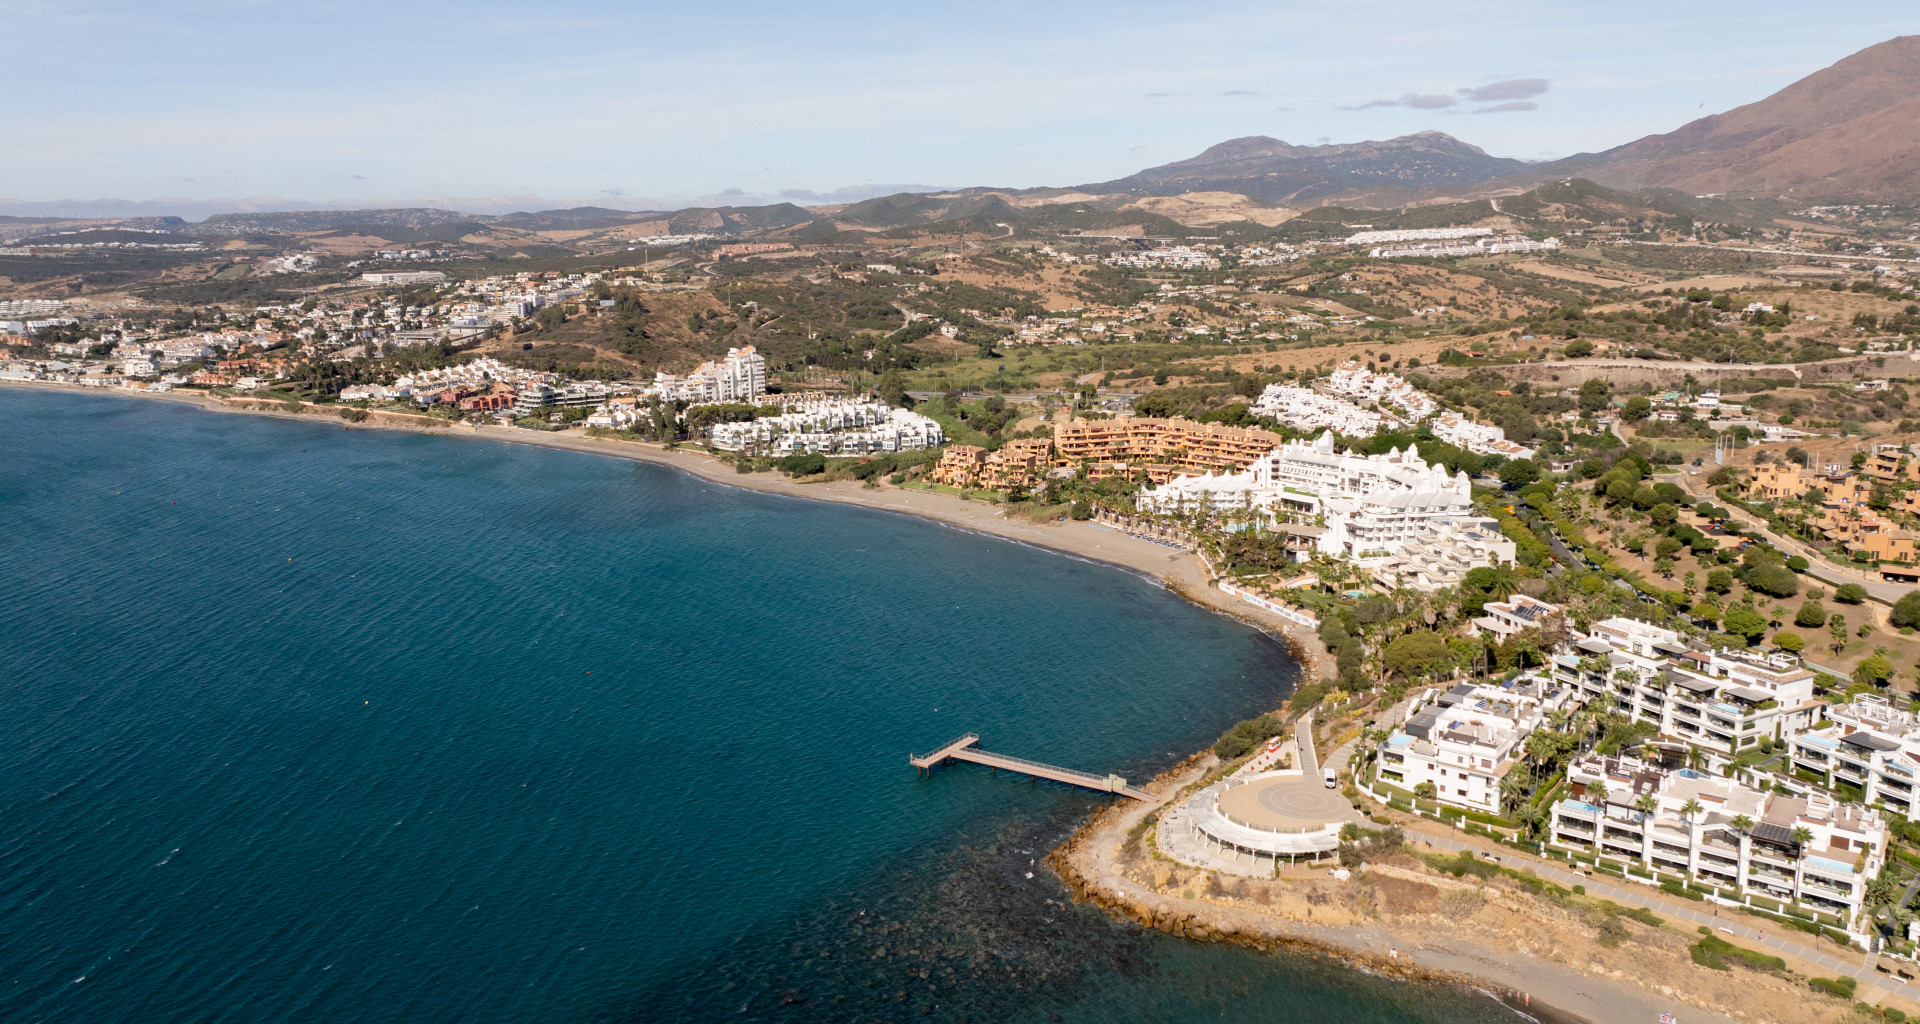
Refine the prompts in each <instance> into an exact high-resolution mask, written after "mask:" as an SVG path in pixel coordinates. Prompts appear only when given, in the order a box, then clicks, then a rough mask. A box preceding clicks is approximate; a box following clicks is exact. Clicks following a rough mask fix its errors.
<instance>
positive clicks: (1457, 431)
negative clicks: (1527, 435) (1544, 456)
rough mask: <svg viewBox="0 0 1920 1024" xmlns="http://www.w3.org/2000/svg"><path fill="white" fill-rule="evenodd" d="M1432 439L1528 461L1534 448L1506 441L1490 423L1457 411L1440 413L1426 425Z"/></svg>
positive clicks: (1488, 453) (1499, 430)
mask: <svg viewBox="0 0 1920 1024" xmlns="http://www.w3.org/2000/svg"><path fill="white" fill-rule="evenodd" d="M1429 426H1430V429H1431V430H1432V431H1433V436H1434V437H1437V438H1439V439H1440V440H1442V441H1445V442H1447V443H1448V444H1451V445H1457V446H1459V447H1461V448H1465V449H1466V450H1468V451H1470V452H1477V453H1479V454H1481V455H1504V456H1506V457H1507V458H1509V459H1531V458H1533V457H1534V455H1535V454H1537V453H1536V452H1535V451H1534V449H1532V448H1528V447H1526V446H1524V445H1521V444H1517V443H1515V442H1513V441H1509V440H1507V432H1506V431H1504V430H1501V429H1500V428H1499V427H1496V426H1494V425H1493V424H1491V423H1475V422H1474V421H1472V420H1470V419H1467V418H1466V417H1465V416H1462V415H1460V414H1459V413H1457V412H1443V413H1441V414H1440V415H1438V416H1436V417H1434V419H1433V422H1432V423H1431V424H1430V425H1429Z"/></svg>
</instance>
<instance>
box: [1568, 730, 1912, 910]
mask: <svg viewBox="0 0 1920 1024" xmlns="http://www.w3.org/2000/svg"><path fill="white" fill-rule="evenodd" d="M1567 781H1568V783H1569V786H1570V795H1569V796H1567V797H1566V798H1565V799H1562V800H1559V801H1557V802H1555V803H1554V804H1553V807H1552V823H1551V825H1550V826H1549V828H1548V841H1549V842H1551V843H1552V844H1553V845H1555V846H1559V847H1561V848H1563V849H1570V850H1577V851H1579V852H1581V853H1587V854H1594V855H1596V856H1599V857H1603V858H1606V859H1609V860H1612V861H1614V862H1616V863H1630V864H1635V865H1638V866H1639V867H1641V868H1642V869H1651V870H1653V871H1657V872H1668V873H1672V874H1675V875H1679V874H1682V873H1684V874H1685V875H1687V876H1689V877H1690V878H1691V880H1692V881H1694V882H1695V883H1696V884H1702V885H1711V886H1714V887H1716V888H1718V889H1719V890H1720V892H1721V893H1722V894H1723V895H1726V896H1729V897H1735V896H1736V894H1737V898H1741V899H1743V900H1748V901H1750V900H1751V899H1752V898H1753V897H1762V898H1765V899H1768V900H1772V901H1777V902H1778V903H1780V904H1793V903H1797V904H1800V905H1801V906H1805V907H1811V908H1813V909H1815V910H1821V911H1825V912H1827V913H1830V914H1833V915H1834V916H1836V917H1838V918H1839V919H1841V920H1842V921H1843V922H1847V923H1851V922H1852V921H1853V920H1854V918H1855V916H1856V915H1857V914H1858V913H1859V911H1860V908H1861V905H1862V904H1863V903H1864V901H1865V900H1866V887H1867V882H1868V880H1870V879H1872V878H1873V877H1874V876H1875V875H1877V874H1879V872H1880V868H1881V866H1882V865H1883V864H1884V863H1885V860H1886V855H1887V825H1886V821H1885V820H1884V819H1883V818H1882V817H1881V815H1880V813H1879V812H1878V811H1876V810H1874V809H1872V808H1869V807H1863V806H1861V805H1859V804H1848V803H1841V802H1840V801H1838V800H1835V799H1833V798H1832V797H1830V796H1827V795H1825V794H1820V793H1814V794H1811V795H1808V796H1804V797H1799V796H1790V795H1788V794H1786V793H1781V792H1768V791H1763V790H1758V789H1754V788H1753V787H1751V786H1748V785H1745V784H1744V783H1741V782H1738V781H1736V780H1733V779H1726V778H1720V777H1717V776H1712V775H1707V774H1705V773H1702V772H1697V771H1694V770H1692V769H1690V768H1679V769H1671V770H1670V769H1664V768H1660V767H1657V766H1655V765H1653V764H1650V763H1648V762H1645V761H1641V760H1638V759H1636V758H1631V757H1603V756H1601V755H1598V754H1590V755H1587V756H1585V757H1582V758H1578V759H1576V760H1575V761H1574V762H1573V763H1572V764H1570V765H1568V767H1567Z"/></svg>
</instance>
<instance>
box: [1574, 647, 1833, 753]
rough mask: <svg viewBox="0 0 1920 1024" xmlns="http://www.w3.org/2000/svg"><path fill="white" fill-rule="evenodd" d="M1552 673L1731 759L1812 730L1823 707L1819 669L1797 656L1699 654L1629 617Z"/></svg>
mask: <svg viewBox="0 0 1920 1024" xmlns="http://www.w3.org/2000/svg"><path fill="white" fill-rule="evenodd" d="M1553 671H1554V675H1555V677H1556V678H1558V679H1559V680H1560V681H1561V682H1562V683H1564V684H1566V685H1567V686H1570V687H1572V688H1574V689H1575V690H1576V691H1578V692H1579V693H1580V694H1582V695H1583V699H1584V700H1585V701H1586V702H1587V703H1588V705H1589V706H1597V707H1604V708H1607V709H1608V710H1612V711H1617V712H1619V713H1620V714H1623V715H1626V716H1627V717H1629V718H1631V719H1633V720H1636V721H1645V722H1651V723H1653V724H1654V726H1655V727H1656V728H1657V729H1658V730H1659V731H1660V732H1661V733H1662V734H1664V735H1666V736H1671V737H1674V738H1676V739H1679V740H1682V741H1684V742H1687V743H1692V744H1698V745H1700V746H1705V747H1711V748H1714V749H1716V750H1724V751H1726V752H1727V753H1730V754H1735V753H1739V752H1740V751H1741V750H1743V749H1745V748H1747V747H1752V746H1756V745H1758V744H1759V742H1760V740H1761V739H1762V738H1772V739H1775V740H1781V739H1785V738H1786V736H1788V735H1789V734H1791V733H1794V732H1798V731H1801V730H1804V729H1806V728H1807V727H1808V726H1810V725H1812V724H1813V723H1814V722H1815V721H1817V720H1818V719H1819V716H1820V709H1821V707H1822V706H1823V705H1822V704H1821V703H1820V702H1819V701H1818V700H1816V699H1815V698H1814V696H1813V677H1814V674H1813V672H1812V670H1810V669H1808V668H1806V667H1804V666H1802V665H1801V664H1800V663H1799V660H1798V659H1796V658H1794V657H1793V656H1792V655H1789V654H1785V653H1774V654H1760V653H1757V652H1749V651H1745V650H1713V651H1699V650H1694V649H1693V648H1691V647H1690V646H1688V645H1687V644H1686V643H1684V642H1682V640H1681V638H1680V634H1678V633H1676V632H1674V631H1673V630H1670V629H1663V628H1661V627H1659V626H1654V625H1651V624H1649V623H1645V622H1639V621H1636V620H1634V619H1628V618H1624V617H1615V618H1611V619H1606V620H1604V621H1602V622H1597V623H1595V624H1594V625H1593V627H1592V628H1591V629H1590V630H1588V632H1587V635H1586V636H1585V637H1584V638H1580V639H1578V640H1576V641H1575V642H1574V643H1573V650H1572V651H1571V652H1569V653H1566V654H1561V655H1556V656H1555V657H1554V658H1553Z"/></svg>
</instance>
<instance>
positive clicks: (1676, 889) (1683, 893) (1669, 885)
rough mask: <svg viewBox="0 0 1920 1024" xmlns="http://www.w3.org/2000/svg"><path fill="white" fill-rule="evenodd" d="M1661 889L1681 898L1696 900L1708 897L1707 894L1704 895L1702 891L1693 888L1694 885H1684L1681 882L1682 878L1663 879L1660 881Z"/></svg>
mask: <svg viewBox="0 0 1920 1024" xmlns="http://www.w3.org/2000/svg"><path fill="white" fill-rule="evenodd" d="M1660 891H1661V892H1664V893H1666V894H1667V895H1669V896H1678V897H1680V898H1681V899H1688V900H1695V901H1699V900H1704V899H1706V896H1704V895H1702V894H1701V893H1700V892H1698V891H1697V890H1695V889H1693V888H1692V887H1690V886H1686V885H1682V884H1681V883H1680V880H1679V879H1677V878H1668V879H1663V880H1662V881H1661V882H1660Z"/></svg>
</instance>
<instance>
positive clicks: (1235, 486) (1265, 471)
mask: <svg viewBox="0 0 1920 1024" xmlns="http://www.w3.org/2000/svg"><path fill="white" fill-rule="evenodd" d="M1138 502H1139V505H1140V507H1141V508H1143V509H1150V510H1153V511H1180V510H1184V509H1191V508H1200V507H1212V508H1216V509H1231V508H1239V509H1248V510H1260V511H1261V512H1263V513H1264V514H1265V516H1266V518H1268V519H1269V520H1272V521H1276V522H1278V521H1286V522H1296V523H1312V524H1315V525H1319V526H1322V527H1325V532H1324V533H1322V534H1321V535H1320V537H1319V538H1318V540H1317V541H1316V544H1315V546H1316V549H1317V550H1318V551H1319V552H1320V553H1322V554H1326V555H1331V556H1334V557H1339V558H1345V559H1348V560H1351V561H1354V562H1356V563H1358V564H1359V565H1361V566H1362V567H1363V568H1366V569H1369V570H1370V571H1371V570H1372V569H1373V568H1375V567H1378V566H1382V565H1388V564H1391V565H1394V566H1396V569H1395V570H1394V571H1395V572H1397V573H1400V574H1404V573H1405V571H1406V568H1408V565H1407V563H1406V562H1405V561H1404V560H1403V559H1402V558H1401V557H1400V556H1402V555H1405V554H1406V553H1408V552H1409V550H1410V549H1414V548H1416V547H1418V546H1420V545H1423V544H1432V545H1436V546H1444V545H1446V544H1447V543H1449V542H1452V541H1455V540H1458V541H1462V542H1466V543H1468V544H1470V545H1474V546H1477V548H1478V551H1479V554H1478V555H1477V556H1472V557H1469V558H1468V559H1467V563H1466V564H1465V565H1464V567H1462V568H1461V571H1462V572H1464V571H1465V569H1466V568H1472V567H1474V566H1475V565H1491V564H1496V563H1497V562H1500V561H1511V560H1512V559H1513V555H1514V544H1513V542H1512V541H1511V540H1508V539H1507V538H1505V537H1502V536H1501V535H1500V530H1499V527H1498V524H1496V523H1494V522H1493V521H1492V520H1490V519H1487V518H1486V517H1484V516H1482V515H1480V514H1479V512H1478V511H1476V510H1475V509H1474V507H1473V498H1472V485H1471V484H1469V483H1468V481H1467V477H1466V474H1464V473H1462V474H1458V475H1449V474H1448V473H1447V471H1446V468H1445V467H1442V466H1430V465H1428V464H1427V462H1426V460H1424V459H1422V458H1421V457H1420V453H1419V452H1417V451H1414V450H1412V449H1408V450H1407V451H1404V452H1403V451H1401V450H1399V449H1398V448H1396V449H1394V450H1392V451H1391V452H1389V453H1387V454H1385V455H1356V454H1352V453H1342V452H1336V451H1335V450H1334V444H1333V435H1331V434H1322V435H1320V437H1319V438H1318V439H1316V440H1314V441H1289V442H1287V443H1286V444H1283V445H1280V446H1278V447H1276V448H1274V449H1273V450H1272V451H1270V452H1269V453H1267V454H1266V455H1265V456H1263V457H1261V458H1259V459H1257V460H1255V461H1254V462H1253V463H1252V464H1251V465H1250V466H1249V467H1248V468H1247V471H1246V472H1244V473H1235V474H1228V475H1223V476H1214V475H1212V474H1210V473H1209V474H1205V475H1201V476H1186V477H1181V478H1179V479H1175V480H1172V481H1170V482H1168V483H1166V484H1164V485H1162V486H1160V487H1156V488H1151V489H1149V490H1146V491H1143V492H1142V493H1141V494H1140V497H1139V499H1138ZM1432 564H1433V565H1434V566H1436V567H1437V566H1438V565H1439V563H1438V562H1434V563H1432ZM1424 567H1425V566H1424V563H1423V565H1422V566H1413V567H1412V568H1414V569H1416V571H1417V570H1419V569H1421V568H1424ZM1406 582H1408V583H1414V582H1415V581H1406ZM1452 582H1457V577H1456V578H1454V579H1453V580H1452ZM1420 585H1423V586H1425V587H1428V588H1431V589H1438V587H1440V586H1446V585H1449V584H1448V582H1447V581H1446V580H1445V579H1444V578H1435V577H1430V578H1428V579H1426V580H1425V581H1422V582H1421V583H1420Z"/></svg>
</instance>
